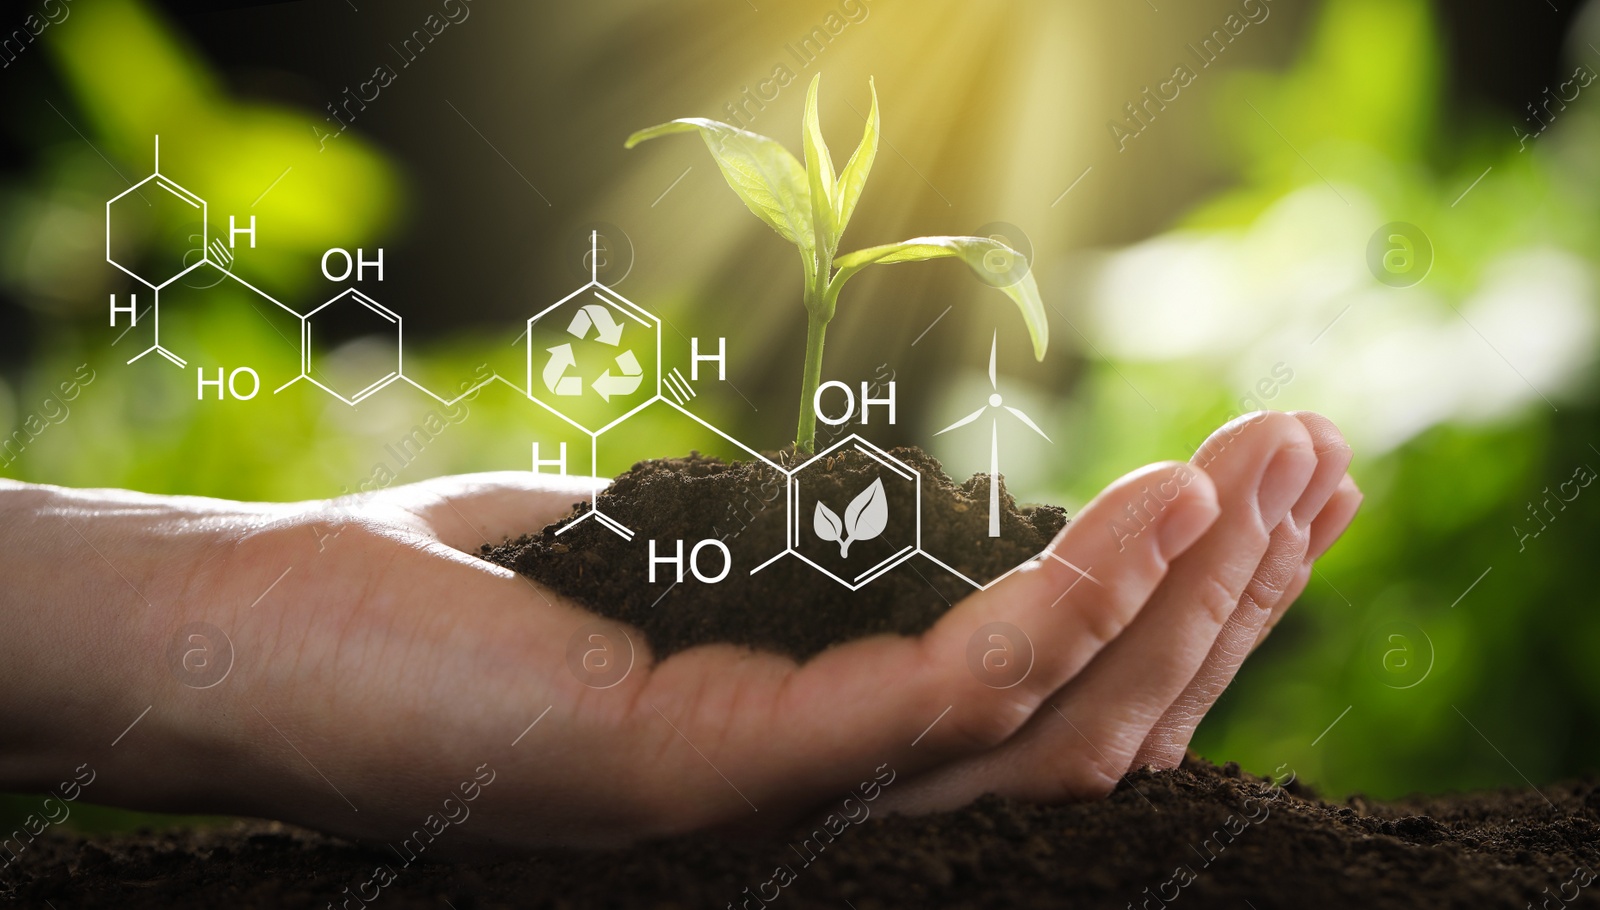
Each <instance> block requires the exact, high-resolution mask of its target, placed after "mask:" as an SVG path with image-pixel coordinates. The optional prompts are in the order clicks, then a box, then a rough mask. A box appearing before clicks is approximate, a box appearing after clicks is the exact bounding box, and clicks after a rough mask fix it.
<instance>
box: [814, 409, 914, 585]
mask: <svg viewBox="0 0 1600 910" xmlns="http://www.w3.org/2000/svg"><path fill="white" fill-rule="evenodd" d="M840 457H845V458H862V459H867V461H864V462H861V463H862V464H864V465H865V466H867V468H868V470H867V472H866V473H873V474H876V477H875V479H874V480H872V481H871V482H870V483H866V484H865V485H863V484H861V483H856V484H854V485H852V486H849V487H843V488H839V487H838V485H837V484H835V485H833V486H834V487H836V489H832V490H824V489H822V488H825V487H827V486H828V485H827V484H825V483H822V482H820V481H812V480H811V478H810V477H809V476H808V475H811V474H814V473H815V472H818V471H827V470H828V469H829V467H831V465H832V464H833V463H834V461H835V460H836V459H838V458H840ZM788 474H789V497H788V504H789V520H788V526H789V547H788V551H787V552H790V553H793V554H794V555H795V556H797V557H799V558H800V559H801V560H802V561H804V562H806V563H807V564H809V565H810V566H811V567H812V568H815V569H817V570H818V571H820V572H822V573H823V574H825V575H827V576H828V577H829V578H832V579H833V580H834V581H837V582H838V583H840V584H842V585H844V586H845V587H847V588H849V589H850V590H852V591H855V590H859V589H860V588H861V587H862V586H864V585H866V584H867V583H868V582H870V581H872V580H873V579H875V578H877V577H878V576H880V575H882V574H883V573H885V572H887V571H889V570H890V569H892V568H894V567H895V566H897V565H899V564H900V563H902V562H905V561H906V560H908V559H910V558H911V557H913V556H915V555H917V553H919V552H921V549H922V475H921V474H920V473H918V472H917V470H916V469H915V468H912V467H911V466H910V465H907V464H906V463H904V462H902V461H900V460H899V459H897V458H895V457H894V456H893V455H890V454H889V453H888V452H885V451H884V450H883V449H880V448H878V447H877V446H875V445H873V444H872V443H870V442H867V441H866V440H865V439H862V438H861V437H860V436H857V435H855V434H851V435H849V436H846V437H845V438H844V439H841V440H840V441H838V442H836V443H834V444H833V445H831V446H829V447H828V448H826V449H824V450H822V451H821V452H818V453H817V454H816V455H813V456H812V457H811V458H810V459H808V460H807V461H806V462H805V463H804V464H801V465H799V466H797V467H795V468H792V469H791V470H790V471H789V472H788ZM858 474H859V472H858ZM857 487H859V488H860V489H857ZM830 500H831V501H830ZM852 546H854V547H856V551H855V553H854V554H851V553H850V548H851V547H852ZM835 548H837V550H838V552H837V553H835V552H834V551H835ZM852 555H853V556H854V557H855V558H854V559H852Z"/></svg>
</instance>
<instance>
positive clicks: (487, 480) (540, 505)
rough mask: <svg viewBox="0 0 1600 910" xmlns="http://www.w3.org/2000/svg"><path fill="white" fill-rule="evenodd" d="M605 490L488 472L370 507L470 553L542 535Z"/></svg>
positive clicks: (390, 494) (580, 480)
mask: <svg viewBox="0 0 1600 910" xmlns="http://www.w3.org/2000/svg"><path fill="white" fill-rule="evenodd" d="M605 485H606V481H605V480H601V479H596V478H593V477H576V476H568V475H565V474H534V473H532V472H529V471H492V472H486V473H481V474H460V475H456V476H452V477H435V478H433V479H431V480H424V481H422V482H420V483H413V484H407V485H405V486H402V487H395V488H393V489H390V490H385V491H384V492H383V493H382V494H381V495H380V496H379V497H378V498H377V499H375V500H374V501H373V503H372V505H373V506H374V507H379V508H381V507H392V508H395V509H398V510H403V511H404V512H406V513H408V514H410V515H413V516H415V517H416V518H417V519H418V520H419V521H420V523H421V524H422V526H423V528H424V529H425V530H426V531H427V532H429V533H431V534H432V535H434V536H435V537H437V538H438V539H439V540H440V541H441V542H442V543H444V544H445V545H447V546H450V547H454V548H455V549H457V550H461V551H463V552H467V553H476V552H478V548H479V547H480V546H482V545H483V544H486V543H487V544H498V543H500V542H501V541H504V540H506V539H508V538H516V537H520V536H521V535H523V534H533V533H537V532H538V531H540V530H543V528H544V527H545V526H546V525H548V524H550V523H552V522H554V521H556V520H557V519H559V518H561V517H562V516H563V515H565V514H566V513H567V512H568V511H569V510H570V509H571V508H572V506H573V505H574V504H575V503H577V502H580V501H582V500H586V499H589V498H590V497H591V496H592V495H594V493H595V492H596V491H597V490H599V489H603V488H604V487H605Z"/></svg>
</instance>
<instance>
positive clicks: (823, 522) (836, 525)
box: [811, 499, 845, 552]
mask: <svg viewBox="0 0 1600 910" xmlns="http://www.w3.org/2000/svg"><path fill="white" fill-rule="evenodd" d="M811 526H812V528H813V530H815V531H816V532H817V536H818V537H820V538H822V539H823V540H829V541H833V542H835V543H837V542H838V541H839V536H840V535H841V534H843V533H844V525H843V524H842V523H841V522H840V521H839V516H838V515H835V514H834V513H833V510H832V509H830V508H828V507H827V506H825V505H823V504H822V500H820V499H819V500H817V511H816V513H815V514H813V515H812V517H811ZM844 548H845V544H840V545H839V549H840V551H841V552H843V550H844Z"/></svg>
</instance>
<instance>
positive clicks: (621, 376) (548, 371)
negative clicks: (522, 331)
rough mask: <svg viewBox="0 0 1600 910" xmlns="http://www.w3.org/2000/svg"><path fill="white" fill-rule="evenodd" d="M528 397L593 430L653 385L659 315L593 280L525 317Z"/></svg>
mask: <svg viewBox="0 0 1600 910" xmlns="http://www.w3.org/2000/svg"><path fill="white" fill-rule="evenodd" d="M527 336H528V340H527V345H528V385H527V389H528V397H529V398H531V399H533V400H534V401H535V402H537V403H539V404H541V405H543V406H544V407H545V408H546V409H548V410H549V411H550V412H551V413H554V414H555V415H556V416H558V417H560V418H562V419H563V420H566V421H567V422H568V423H570V424H572V425H573V426H575V427H578V428H579V429H581V430H583V431H584V432H586V433H589V434H590V435H592V436H598V435H599V434H601V433H604V432H605V431H606V430H609V429H611V428H612V427H614V426H616V425H617V424H619V423H621V422H622V421H624V420H626V419H628V418H629V417H631V416H633V415H634V414H636V413H638V412H639V411H640V410H641V409H643V408H644V407H645V406H646V405H648V404H649V403H650V402H652V401H654V400H655V399H656V398H657V397H659V396H660V392H661V320H660V319H658V318H657V317H656V316H655V315H654V314H652V313H651V312H649V311H648V310H646V309H644V308H643V307H640V306H639V305H638V304H635V303H634V302H633V301H631V300H629V299H628V298H626V297H623V296H622V295H621V294H618V293H617V292H616V291H613V290H611V289H610V288H608V287H606V286H605V285H603V284H600V283H599V282H597V281H591V282H589V283H588V284H586V285H584V286H583V287H581V288H579V289H578V290H576V291H574V292H572V293H571V294H568V295H567V296H566V297H563V298H561V299H560V300H558V301H556V302H555V303H553V304H551V305H550V306H548V307H546V308H544V309H543V310H540V311H539V312H538V313H537V314H535V315H534V316H533V317H532V318H530V319H529V320H528V331H527Z"/></svg>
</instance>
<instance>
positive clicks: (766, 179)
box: [627, 73, 1049, 453]
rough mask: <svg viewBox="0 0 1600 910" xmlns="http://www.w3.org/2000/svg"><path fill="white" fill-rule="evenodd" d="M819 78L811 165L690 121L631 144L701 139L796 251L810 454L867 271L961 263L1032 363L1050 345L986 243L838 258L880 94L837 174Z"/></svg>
mask: <svg viewBox="0 0 1600 910" xmlns="http://www.w3.org/2000/svg"><path fill="white" fill-rule="evenodd" d="M821 79H822V76H821V74H820V73H819V74H818V75H817V76H816V77H815V78H813V79H812V80H811V88H810V90H809V91H808V92H807V93H806V112H805V119H804V122H803V132H804V136H805V158H806V163H805V166H804V167H802V166H801V165H800V162H799V161H798V160H796V159H795V157H794V155H793V154H792V153H791V152H790V151H789V150H788V149H786V148H784V147H783V144H782V143H780V142H778V141H777V140H775V139H771V138H768V137H766V136H762V135H759V134H757V133H752V132H750V131H748V130H743V129H740V128H738V127H736V126H732V125H730V124H727V123H722V122H721V121H717V120H707V119H704V118H701V117H684V118H681V119H678V120H673V121H672V122H670V123H663V124H661V125H659V126H652V127H650V128H649V129H644V130H640V131H638V132H637V133H634V134H633V135H632V136H629V137H628V141H627V147H628V148H633V147H634V146H635V145H638V144H639V143H641V142H644V141H645V140H647V139H654V138H656V137H657V136H666V135H668V134H671V133H688V132H699V134H700V137H701V138H702V139H704V140H705V143H706V147H707V148H709V149H710V150H711V156H712V157H713V158H714V159H716V162H717V167H718V168H720V169H721V171H722V176H723V177H724V178H725V179H726V180H727V181H728V186H730V187H732V188H733V191H734V192H735V193H737V194H738V196H739V198H740V199H742V200H743V201H744V204H745V206H747V207H748V208H749V209H750V211H752V212H754V213H755V214H756V217H758V218H760V219H761V220H762V221H765V222H766V223H767V224H768V225H769V226H770V227H771V228H772V229H773V230H775V231H777V232H778V235H779V236H781V237H782V238H783V239H785V240H787V241H789V242H790V243H792V244H794V245H795V247H796V248H797V249H799V251H800V263H801V266H802V267H803V268H804V270H805V305H806V365H805V374H804V377H803V379H802V381H801V385H800V421H799V425H798V427H797V428H796V431H795V440H794V442H795V447H796V448H797V449H798V450H799V451H801V452H805V453H809V452H811V451H812V449H813V447H814V445H815V437H816V430H817V415H816V411H815V410H814V401H815V396H816V392H817V387H818V385H820V384H821V381H822V342H823V336H824V334H825V333H826V331H827V328H828V323H829V322H830V321H831V320H832V319H833V313H834V309H835V307H836V306H837V305H838V302H839V291H840V290H841V289H843V288H844V284H845V282H847V281H849V280H850V279H851V278H852V277H854V276H855V274H856V273H857V272H860V271H861V270H862V269H865V268H866V267H867V266H869V265H888V264H891V263H895V262H919V261H922V260H925V259H942V258H947V257H950V258H956V259H960V260H962V261H963V262H965V263H966V264H967V265H968V266H969V267H971V269H972V270H973V271H974V272H976V273H977V274H978V276H979V277H980V278H982V279H983V280H984V281H986V282H987V283H989V284H992V285H994V286H996V287H997V288H998V289H999V290H1001V291H1003V292H1004V293H1005V294H1006V296H1008V297H1010V298H1011V299H1012V300H1014V301H1015V302H1016V304H1017V306H1018V307H1019V308H1020V309H1021V310H1022V318H1023V320H1024V321H1025V322H1026V323H1027V325H1028V335H1029V337H1031V338H1032V339H1033V354H1034V357H1036V358H1039V359H1043V358H1044V352H1045V347H1046V346H1047V344H1048V343H1049V327H1048V326H1047V325H1046V324H1045V317H1044V303H1043V301H1042V300H1040V299H1039V287H1038V285H1037V284H1036V283H1035V282H1034V280H1033V275H1032V273H1031V272H1030V271H1029V270H1028V266H1027V263H1026V261H1024V259H1023V257H1022V254H1020V253H1018V252H1017V251H1016V250H1014V249H1012V248H1010V247H1009V246H1007V245H1005V244H1003V243H1001V242H999V241H997V240H994V239H992V238H989V237H915V238H912V239H911V240H902V241H900V242H899V243H887V244H884V245H882V246H874V247H867V248H866V249H862V250H856V251H855V252H852V253H845V254H844V255H840V256H836V255H835V253H836V251H837V250H838V248H839V238H840V237H841V236H842V235H843V234H844V229H845V225H847V224H849V223H850V216H851V215H852V214H853V213H854V212H855V208H856V202H857V200H859V199H860V198H861V190H862V189H863V188H864V187H865V186H866V184H867V174H868V173H869V172H870V171H871V170H872V160H873V159H874V158H875V157H877V154H878V90H877V86H875V85H873V84H872V82H871V80H868V85H869V86H870V87H871V89H872V110H871V112H870V113H868V115H867V125H866V131H865V132H864V133H863V134H862V136H861V144H860V145H858V146H857V147H856V151H855V154H853V155H851V156H850V160H849V161H848V162H847V163H846V164H845V166H844V170H842V171H840V172H838V174H837V176H836V175H835V173H834V169H833V159H832V158H831V157H830V155H829V153H828V145H827V143H826V142H824V141H823V138H822V127H821V125H820V124H819V123H818V121H817V84H818V83H819V82H820V81H821Z"/></svg>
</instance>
